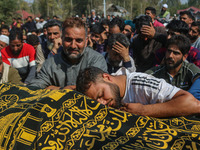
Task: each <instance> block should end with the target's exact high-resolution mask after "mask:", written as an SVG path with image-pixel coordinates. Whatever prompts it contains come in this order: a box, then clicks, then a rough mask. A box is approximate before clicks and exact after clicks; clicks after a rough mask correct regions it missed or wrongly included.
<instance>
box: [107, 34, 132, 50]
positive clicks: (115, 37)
mask: <svg viewBox="0 0 200 150" xmlns="http://www.w3.org/2000/svg"><path fill="white" fill-rule="evenodd" d="M116 42H119V43H120V44H122V45H124V46H125V47H126V48H127V47H128V46H129V45H130V42H129V39H128V38H127V37H126V35H124V34H122V33H117V34H112V35H111V36H110V37H109V39H108V47H109V48H112V46H113V45H115V43H116Z"/></svg>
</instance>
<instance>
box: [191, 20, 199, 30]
mask: <svg viewBox="0 0 200 150" xmlns="http://www.w3.org/2000/svg"><path fill="white" fill-rule="evenodd" d="M192 26H197V27H198V32H199V33H200V21H194V22H192V24H191V27H192Z"/></svg>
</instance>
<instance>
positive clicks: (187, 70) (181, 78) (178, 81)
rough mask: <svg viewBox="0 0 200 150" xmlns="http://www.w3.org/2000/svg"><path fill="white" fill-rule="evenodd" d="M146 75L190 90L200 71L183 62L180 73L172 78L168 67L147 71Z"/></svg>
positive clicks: (158, 67)
mask: <svg viewBox="0 0 200 150" xmlns="http://www.w3.org/2000/svg"><path fill="white" fill-rule="evenodd" d="M145 73H147V74H151V75H153V76H154V77H157V78H162V79H165V81H166V82H168V83H170V84H172V85H175V86H177V87H179V88H181V89H183V90H188V89H189V88H190V87H191V85H192V83H193V80H194V79H195V78H196V77H199V76H200V69H199V68H198V67H197V66H195V65H194V64H192V63H187V62H183V64H182V66H181V68H180V70H179V71H178V73H177V74H176V75H175V76H174V77H173V78H172V77H171V76H170V74H169V73H168V71H167V68H166V66H157V67H153V68H151V69H149V70H147V71H146V72H145Z"/></svg>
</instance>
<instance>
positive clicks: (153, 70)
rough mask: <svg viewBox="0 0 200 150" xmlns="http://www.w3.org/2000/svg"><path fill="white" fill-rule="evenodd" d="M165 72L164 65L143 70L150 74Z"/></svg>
mask: <svg viewBox="0 0 200 150" xmlns="http://www.w3.org/2000/svg"><path fill="white" fill-rule="evenodd" d="M163 72H165V66H162V65H160V66H154V67H152V68H150V69H148V70H147V71H145V73H147V74H151V75H154V74H159V73H163Z"/></svg>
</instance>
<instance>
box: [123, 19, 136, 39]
mask: <svg viewBox="0 0 200 150" xmlns="http://www.w3.org/2000/svg"><path fill="white" fill-rule="evenodd" d="M124 23H125V26H124V30H123V31H122V33H123V34H125V35H126V37H127V38H128V39H131V37H132V35H133V32H134V31H135V24H134V23H133V21H131V20H126V21H125V22H124Z"/></svg>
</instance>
